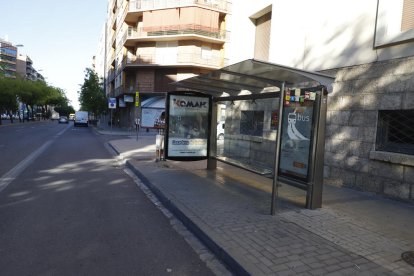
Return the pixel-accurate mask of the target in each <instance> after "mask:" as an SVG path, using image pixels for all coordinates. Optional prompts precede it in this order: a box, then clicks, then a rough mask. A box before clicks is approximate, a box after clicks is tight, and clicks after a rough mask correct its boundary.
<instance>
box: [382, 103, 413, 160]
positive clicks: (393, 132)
mask: <svg viewBox="0 0 414 276" xmlns="http://www.w3.org/2000/svg"><path fill="white" fill-rule="evenodd" d="M413 126H414V110H412V109H409V110H380V111H379V112H378V124H377V140H376V150H378V151H388V152H396V153H403V154H410V155H414V128H413Z"/></svg>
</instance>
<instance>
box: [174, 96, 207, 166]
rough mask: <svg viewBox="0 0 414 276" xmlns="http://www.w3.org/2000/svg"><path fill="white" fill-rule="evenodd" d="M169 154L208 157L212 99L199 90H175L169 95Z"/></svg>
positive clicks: (198, 158)
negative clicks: (180, 91) (182, 91)
mask: <svg viewBox="0 0 414 276" xmlns="http://www.w3.org/2000/svg"><path fill="white" fill-rule="evenodd" d="M167 101H168V103H167V104H168V106H167V113H168V117H167V118H168V119H167V139H168V140H167V144H166V147H167V151H166V153H167V154H166V157H167V158H169V159H176V160H201V159H205V158H207V156H208V138H209V126H210V112H211V103H210V101H211V98H210V97H209V96H207V95H203V94H200V93H195V92H190V93H176V94H172V93H171V94H169V95H168V97H167Z"/></svg>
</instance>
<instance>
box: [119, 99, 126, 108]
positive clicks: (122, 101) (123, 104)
mask: <svg viewBox="0 0 414 276" xmlns="http://www.w3.org/2000/svg"><path fill="white" fill-rule="evenodd" d="M118 106H119V107H126V104H125V101H124V99H122V98H119V99H118Z"/></svg>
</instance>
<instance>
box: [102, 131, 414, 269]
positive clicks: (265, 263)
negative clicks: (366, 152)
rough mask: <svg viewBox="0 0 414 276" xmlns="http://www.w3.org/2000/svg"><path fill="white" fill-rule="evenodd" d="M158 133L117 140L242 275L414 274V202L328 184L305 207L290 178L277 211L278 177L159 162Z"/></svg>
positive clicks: (130, 161)
mask: <svg viewBox="0 0 414 276" xmlns="http://www.w3.org/2000/svg"><path fill="white" fill-rule="evenodd" d="M154 142H155V137H154V136H142V137H141V136H139V138H138V141H136V139H133V138H126V139H117V140H112V141H110V145H111V146H112V147H113V148H114V149H115V150H116V151H117V152H118V153H119V154H120V155H121V156H122V158H124V159H126V160H127V162H126V164H127V167H129V168H130V169H131V170H132V171H134V173H135V174H137V176H138V177H139V178H140V179H141V181H142V182H143V183H144V184H145V185H147V186H148V187H149V188H150V189H151V190H152V191H153V193H155V194H156V195H157V197H158V198H159V199H160V201H161V202H163V204H164V205H165V206H166V207H167V208H168V209H169V210H170V211H171V212H173V213H174V214H175V215H176V216H177V217H178V218H179V219H180V220H181V221H182V222H183V223H184V224H185V225H186V226H187V228H188V229H189V230H191V231H192V232H193V233H194V234H195V235H196V236H198V238H199V239H200V240H202V241H203V242H204V243H205V244H206V245H207V246H208V247H209V248H210V250H211V251H212V252H213V253H214V254H215V255H216V256H217V257H218V258H219V259H221V260H222V261H223V263H225V264H226V265H227V266H228V267H229V268H230V269H231V270H232V271H233V272H234V273H235V274H237V275H249V274H250V275H327V274H331V275H414V266H411V265H409V264H408V263H406V262H405V261H403V260H402V258H401V254H402V253H403V252H406V251H413V250H414V206H413V205H410V204H405V203H402V202H397V201H393V200H388V199H384V198H382V197H378V196H373V195H369V194H366V193H360V192H357V191H353V190H349V189H341V188H335V187H331V186H324V194H323V199H324V200H323V208H321V209H318V210H307V209H304V208H303V205H304V202H305V193H304V192H303V191H301V190H297V189H295V188H292V187H290V186H287V185H282V187H281V188H280V191H279V200H278V212H277V214H276V215H275V216H270V215H269V213H270V195H271V194H270V192H271V180H270V179H267V178H264V177H261V176H258V175H256V174H253V173H250V172H247V171H244V170H241V169H238V168H236V167H233V166H229V165H226V164H223V163H221V162H218V168H217V170H216V171H207V170H206V169H205V168H206V162H205V161H198V162H175V161H164V162H154V161H155V145H154Z"/></svg>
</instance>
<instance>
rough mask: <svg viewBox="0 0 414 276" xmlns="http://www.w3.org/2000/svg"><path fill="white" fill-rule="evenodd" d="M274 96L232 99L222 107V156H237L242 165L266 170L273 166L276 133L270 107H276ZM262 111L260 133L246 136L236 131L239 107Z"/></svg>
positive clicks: (235, 157) (276, 108) (277, 103)
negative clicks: (261, 129) (224, 125)
mask: <svg viewBox="0 0 414 276" xmlns="http://www.w3.org/2000/svg"><path fill="white" fill-rule="evenodd" d="M278 105H279V102H278V99H266V100H256V101H255V102H254V103H253V102H252V101H235V102H234V105H232V104H228V105H227V106H226V107H227V108H226V121H225V124H226V130H225V134H224V135H225V139H224V152H223V156H225V157H228V158H231V159H234V160H239V161H240V162H242V163H245V164H246V165H253V166H257V167H261V168H265V169H268V170H271V169H273V162H274V152H275V141H276V133H277V131H276V130H275V129H271V126H270V120H271V115H272V111H274V110H278V108H279V107H278ZM248 110H250V111H254V110H258V111H264V120H263V135H262V136H261V137H258V136H250V135H244V134H240V117H241V112H242V111H248Z"/></svg>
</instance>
